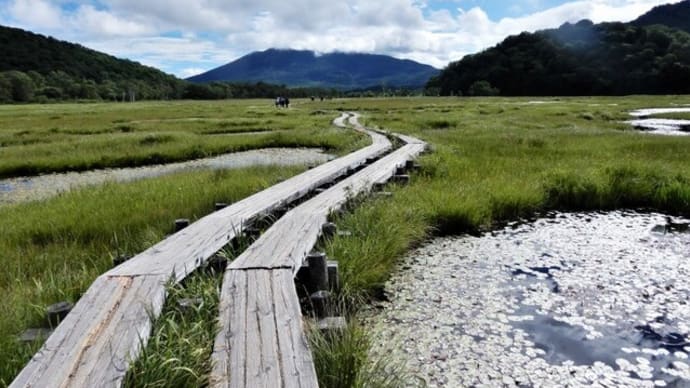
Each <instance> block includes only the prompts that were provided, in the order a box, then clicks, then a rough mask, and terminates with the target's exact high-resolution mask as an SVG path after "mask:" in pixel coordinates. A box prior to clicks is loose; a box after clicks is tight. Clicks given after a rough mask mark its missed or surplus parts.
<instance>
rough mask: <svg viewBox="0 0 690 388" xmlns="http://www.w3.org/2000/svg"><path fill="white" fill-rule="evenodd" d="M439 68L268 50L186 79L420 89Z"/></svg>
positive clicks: (354, 56)
mask: <svg viewBox="0 0 690 388" xmlns="http://www.w3.org/2000/svg"><path fill="white" fill-rule="evenodd" d="M436 74H438V69H435V68H433V67H431V66H429V65H424V64H421V63H417V62H414V61H411V60H402V59H396V58H392V57H389V56H385V55H374V54H352V53H332V54H323V55H320V54H316V53H315V52H313V51H305V50H279V49H269V50H266V51H262V52H254V53H251V54H248V55H246V56H244V57H242V58H239V59H237V60H236V61H233V62H230V63H228V64H226V65H223V66H220V67H218V68H215V69H213V70H209V71H207V72H205V73H203V74H199V75H197V76H194V77H191V78H188V80H189V81H192V82H198V83H207V82H213V81H242V82H252V81H253V82H256V81H263V82H268V83H274V84H284V85H287V86H291V87H296V86H301V87H333V88H338V89H363V88H368V87H372V86H382V85H383V86H385V87H421V86H423V85H424V84H425V83H426V82H427V81H428V80H429V78H430V77H431V76H434V75H436Z"/></svg>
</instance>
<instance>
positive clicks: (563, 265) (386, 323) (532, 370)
mask: <svg viewBox="0 0 690 388" xmlns="http://www.w3.org/2000/svg"><path fill="white" fill-rule="evenodd" d="M688 225H690V220H687V219H684V218H679V217H670V216H666V215H662V214H643V213H637V212H632V211H620V212H611V213H601V212H596V213H578V214H565V213H551V214H548V215H546V216H545V217H542V218H539V219H537V220H534V221H530V222H517V223H512V224H510V225H508V226H506V227H505V228H503V229H500V230H495V231H493V232H491V233H486V234H484V235H482V236H480V237H471V236H467V237H458V238H444V239H438V240H435V241H433V242H432V243H431V244H429V245H427V246H424V247H422V248H420V249H418V250H417V251H415V252H413V253H412V254H411V255H410V256H409V257H407V258H406V259H405V262H404V264H403V265H404V268H406V269H405V270H402V271H401V272H399V273H397V274H396V275H394V276H393V277H392V279H391V281H390V282H389V283H388V284H387V293H388V294H389V295H390V300H391V301H390V302H389V303H386V304H385V308H384V309H383V310H382V311H379V312H377V313H376V314H374V316H373V317H372V318H371V319H370V320H369V321H368V322H369V324H370V326H371V331H372V333H373V334H372V336H373V337H374V339H375V344H374V347H373V350H372V352H373V353H375V354H396V355H397V356H396V357H400V358H401V359H402V360H404V361H405V363H406V364H407V366H408V368H409V370H410V371H411V372H412V373H415V374H417V375H419V376H421V377H422V378H424V379H425V380H426V381H427V383H428V384H429V385H430V386H472V385H481V384H485V385H490V386H495V385H511V384H515V385H520V384H522V385H527V386H536V385H545V386H564V385H567V384H572V385H575V386H588V385H590V384H602V385H605V386H632V387H637V386H640V387H651V386H690V365H689V363H688V353H689V352H690V344H689V341H690V306H689V305H688V300H689V299H690V260H689V259H690V232H688ZM393 318H395V319H393ZM477 338H481V339H482V340H481V341H478V340H477ZM437 354H443V355H447V357H442V358H444V360H440V359H439V357H437V356H436V355H437Z"/></svg>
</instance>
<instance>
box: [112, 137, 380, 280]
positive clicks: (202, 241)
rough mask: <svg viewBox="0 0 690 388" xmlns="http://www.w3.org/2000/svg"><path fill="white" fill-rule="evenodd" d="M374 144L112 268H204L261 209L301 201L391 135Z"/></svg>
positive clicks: (179, 274) (139, 271) (167, 271)
mask: <svg viewBox="0 0 690 388" xmlns="http://www.w3.org/2000/svg"><path fill="white" fill-rule="evenodd" d="M369 134H370V136H371V137H372V139H373V143H372V145H370V146H367V147H365V148H363V149H361V150H359V151H355V152H353V153H351V154H348V155H346V156H344V157H342V158H339V159H336V160H333V161H330V162H328V163H325V164H323V165H320V166H318V167H316V168H313V169H311V170H308V171H306V172H304V173H302V174H300V175H297V176H295V177H292V178H290V179H287V180H285V181H283V182H281V183H278V184H276V185H274V186H272V187H270V188H268V189H266V190H264V191H262V192H260V193H257V194H254V195H252V196H250V197H248V198H245V199H244V200H241V201H239V202H237V203H235V204H232V205H230V206H228V207H226V208H224V209H222V210H220V211H217V212H214V213H212V214H210V215H208V216H206V217H204V218H202V219H200V220H198V221H197V222H195V223H193V224H192V225H190V226H188V227H186V228H185V229H183V230H181V231H180V232H178V233H175V234H174V235H172V236H170V237H168V238H167V239H165V240H163V241H161V242H160V243H158V244H156V245H154V246H152V247H151V248H149V249H147V250H146V251H144V252H142V253H140V254H139V255H137V256H135V257H133V258H132V259H130V260H128V261H126V262H125V263H123V264H121V265H120V266H118V267H116V268H114V269H112V270H111V271H109V272H108V273H107V274H108V275H109V276H141V275H171V274H174V276H175V278H176V280H177V281H180V280H182V279H184V278H185V277H186V276H187V274H189V273H190V272H192V271H193V270H195V269H196V268H198V267H199V265H201V264H202V263H203V262H204V261H205V260H207V259H208V258H209V257H211V256H212V255H213V254H215V253H216V252H217V251H218V250H220V249H221V248H222V247H223V246H225V245H226V244H227V243H228V242H229V241H230V240H232V239H233V238H234V237H235V236H236V235H237V234H239V233H240V232H241V231H242V229H243V227H244V226H245V224H246V223H247V221H249V220H250V219H252V218H253V217H255V216H257V215H258V214H261V213H267V212H270V211H271V210H273V209H275V208H277V207H279V206H281V205H284V204H287V203H290V202H292V201H294V200H297V199H299V198H301V197H303V196H304V195H306V194H307V193H309V192H310V191H311V190H313V189H314V188H316V187H318V186H320V185H323V184H324V183H327V182H330V181H332V180H333V179H334V178H336V177H338V176H340V175H343V174H345V173H346V172H347V171H348V170H349V169H350V168H353V167H356V166H359V165H361V164H363V163H364V161H365V160H366V159H367V158H370V157H377V156H379V155H381V154H383V153H384V152H386V151H387V150H388V149H390V147H391V144H390V142H389V141H388V139H386V138H385V136H382V135H379V134H375V133H371V132H370V133H369Z"/></svg>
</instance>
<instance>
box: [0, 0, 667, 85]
mask: <svg viewBox="0 0 690 388" xmlns="http://www.w3.org/2000/svg"><path fill="white" fill-rule="evenodd" d="M3 1H7V2H9V7H7V8H6V10H5V11H4V12H2V11H0V18H2V17H3V16H2V15H4V14H7V15H9V17H10V18H11V20H10V21H9V22H8V21H3V20H1V19H0V22H8V23H10V24H13V25H17V26H20V27H23V28H27V29H30V30H33V31H37V32H42V33H52V34H53V35H55V36H57V37H58V38H61V39H66V40H71V41H77V42H79V43H82V44H85V45H87V46H89V47H92V48H94V49H98V50H103V51H105V52H108V53H111V54H113V55H116V56H120V57H128V58H131V59H134V60H138V61H141V62H143V63H145V64H149V65H155V66H160V67H161V68H162V69H163V70H165V71H168V72H173V73H176V74H178V75H180V76H187V75H189V74H190V73H191V72H192V71H199V70H200V69H201V68H206V69H210V68H212V67H215V66H218V65H221V64H223V63H226V62H228V61H230V60H233V59H236V58H237V57H239V56H241V55H244V54H246V53H248V52H251V51H256V50H263V49H267V48H271V47H279V48H297V49H311V50H315V51H319V52H332V51H358V52H376V53H383V54H389V55H393V56H396V57H399V58H410V59H414V60H417V61H420V62H424V63H429V64H432V65H435V66H437V67H442V66H444V65H446V64H447V63H448V62H449V61H452V60H458V59H460V58H461V57H462V56H463V55H465V54H467V53H472V52H476V51H479V50H481V49H484V48H487V47H489V46H492V45H494V44H496V43H498V42H500V41H501V40H502V39H504V38H505V37H506V36H507V35H511V34H517V33H520V32H522V31H535V30H538V29H544V28H555V27H558V26H559V25H560V24H562V23H564V22H566V21H569V22H575V21H578V20H581V19H584V18H588V19H591V20H593V21H594V22H601V21H613V20H622V21H627V20H631V19H633V18H635V17H636V16H638V15H640V14H642V13H644V12H646V11H647V10H649V9H650V8H652V7H653V6H655V5H659V4H662V3H667V2H669V1H665V0H576V1H570V2H567V3H564V4H563V5H560V6H558V7H554V8H551V9H545V10H542V11H539V12H533V13H531V14H527V15H524V16H520V17H507V18H503V19H500V20H492V19H491V18H490V17H489V15H487V13H486V12H485V10H483V9H482V8H480V7H478V6H477V4H478V2H476V1H474V0H445V1H442V3H444V4H445V5H446V7H448V6H452V4H455V5H454V6H455V7H463V8H462V9H459V8H455V9H453V8H446V9H438V8H437V5H438V3H439V2H438V1H432V0H387V1H385V2H383V1H371V0H349V1H346V0H332V1H330V2H323V1H321V0H291V1H285V0H232V1H228V0H197V1H191V0H99V1H96V0H82V1H81V3H82V5H79V6H78V7H76V9H71V10H70V11H66V10H65V9H63V8H62V7H61V5H62V4H63V3H67V0H53V1H48V0H0V7H1V6H2V2H3ZM677 1H679V0H672V1H671V2H677ZM541 3H543V2H542V1H541V0H521V1H516V2H513V3H511V4H514V5H516V6H519V7H520V8H521V9H522V10H530V9H538V8H539V7H540V4H541ZM72 8H74V7H72ZM7 10H9V11H7ZM171 33H172V34H171ZM169 36H176V37H173V38H171V37H169Z"/></svg>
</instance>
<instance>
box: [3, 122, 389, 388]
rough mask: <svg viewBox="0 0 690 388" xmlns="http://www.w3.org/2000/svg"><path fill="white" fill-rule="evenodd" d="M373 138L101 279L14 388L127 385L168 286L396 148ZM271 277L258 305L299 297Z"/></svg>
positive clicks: (234, 206) (217, 215)
mask: <svg viewBox="0 0 690 388" xmlns="http://www.w3.org/2000/svg"><path fill="white" fill-rule="evenodd" d="M345 117H346V115H344V116H343V117H342V118H341V119H340V120H341V121H342V120H344V119H345ZM370 135H371V137H372V141H373V142H372V144H371V145H370V146H367V147H365V148H363V149H361V150H359V151H356V152H353V153H351V154H349V155H346V156H344V157H342V158H339V159H336V160H334V161H331V162H328V163H326V164H323V165H321V166H318V167H316V168H313V169H311V170H309V171H306V172H304V173H302V174H300V175H298V176H295V177H293V178H290V179H288V180H286V181H284V182H281V183H279V184H276V185H275V186H272V187H270V188H268V189H266V190H264V191H262V192H260V193H257V194H254V195H252V196H250V197H248V198H246V199H244V200H242V201H239V202H237V203H235V204H232V205H231V206H229V207H227V208H225V209H222V210H220V211H217V212H215V213H212V214H211V215H208V216H206V217H204V218H202V219H200V220H198V221H197V222H195V223H193V224H192V225H190V226H188V227H187V228H185V229H183V230H182V231H180V232H178V233H175V234H174V235H172V236H170V237H168V238H166V239H165V240H163V241H161V242H160V243H158V244H156V245H154V246H152V247H151V248H149V249H147V250H146V251H144V252H142V253H141V254H139V255H137V256H135V257H134V258H132V259H130V260H129V261H127V262H125V263H123V264H122V265H120V266H118V267H116V268H114V269H112V270H110V271H108V272H106V273H105V274H103V275H101V276H100V277H98V278H97V279H96V281H94V283H93V284H92V285H91V287H89V289H88V290H87V291H86V293H85V294H84V295H83V296H82V298H81V299H80V300H79V301H78V302H77V304H76V305H75V307H74V309H73V310H72V312H71V313H70V314H68V315H67V317H66V318H65V320H64V321H63V322H62V323H61V324H60V325H59V326H58V327H57V328H56V330H55V332H54V333H53V334H52V335H51V336H50V337H49V338H48V339H47V340H46V342H45V344H44V345H43V346H42V347H41V349H40V350H39V351H38V352H37V353H36V354H35V355H34V357H33V358H32V359H31V361H30V362H29V363H28V364H27V365H26V367H25V368H24V369H23V370H22V371H21V372H20V374H19V375H18V376H17V377H16V379H15V380H14V381H13V382H12V384H11V385H10V386H11V387H104V386H107V387H110V386H120V385H121V382H122V379H123V378H124V376H125V374H126V372H127V368H128V366H129V363H130V361H131V360H133V359H136V357H137V356H138V354H139V351H140V350H141V349H140V348H141V346H145V344H146V342H147V339H148V337H149V335H150V332H151V327H152V319H155V318H156V317H158V316H159V314H160V312H161V309H162V306H163V303H164V301H165V285H166V282H168V281H169V280H171V279H172V280H173V281H176V282H179V281H181V280H182V279H184V278H185V277H186V276H187V275H188V274H189V273H191V272H192V271H194V270H195V269H197V268H198V267H199V266H200V265H201V264H203V263H204V262H206V261H207V260H208V259H209V258H210V257H211V256H212V255H214V254H215V253H216V252H217V251H219V250H220V249H222V248H223V247H224V246H225V245H226V244H228V243H229V242H230V241H231V240H232V239H233V238H234V237H235V236H237V235H238V234H239V233H241V232H242V230H243V228H244V227H245V225H247V223H248V222H250V221H251V220H252V219H253V218H255V217H257V216H259V215H261V214H266V213H268V212H270V211H272V210H274V209H276V208H278V207H280V206H284V205H286V204H288V203H291V202H293V201H295V200H297V199H299V198H301V197H303V196H304V195H306V194H307V193H309V192H310V191H312V190H313V189H314V188H316V187H318V186H321V185H323V184H325V183H327V182H330V181H332V180H334V179H335V178H337V177H339V176H341V175H344V174H345V173H347V171H348V170H350V169H352V168H355V167H357V166H359V165H361V164H363V163H365V161H366V160H367V159H368V158H375V157H378V156H380V155H382V154H383V153H385V152H386V151H388V150H389V149H390V148H391V143H390V142H389V141H388V140H387V139H386V138H385V137H384V136H382V135H379V134H373V133H370ZM295 262H296V260H295ZM291 272H294V271H286V273H291ZM257 276H258V275H257ZM238 278H239V277H238ZM262 279H263V278H262ZM270 279H274V280H271V284H273V282H277V283H276V286H275V287H276V288H273V290H279V292H278V293H277V294H266V291H265V290H264V291H262V293H261V294H260V295H257V296H256V297H257V298H261V299H256V300H257V301H259V300H260V301H262V302H263V301H267V300H273V301H274V302H275V303H278V301H280V300H282V299H280V298H283V299H285V300H286V301H287V302H286V303H288V302H290V301H291V300H292V296H291V295H285V294H283V291H282V290H283V288H284V287H283V284H284V283H286V282H287V281H286V280H285V279H287V278H286V277H285V276H284V275H280V276H278V275H276V274H273V275H272V276H271V277H270ZM228 283H231V282H228ZM293 291H294V288H293ZM286 292H287V291H286ZM276 298H278V299H276ZM269 303H270V302H269ZM283 307H284V309H288V310H289V309H292V310H290V311H292V312H291V313H290V314H294V309H295V306H294V305H289V304H286V305H284V306H283V305H282V304H281V306H280V307H279V309H282V308H283ZM298 308H299V306H297V309H298ZM286 314H287V313H286ZM262 322H265V321H262ZM278 324H280V325H281V327H283V325H284V323H283V322H279V323H278ZM262 325H263V323H262ZM262 327H263V326H262ZM286 346H287V345H286V344H282V345H281V349H288V347H286ZM269 353H270V352H269ZM269 353H267V354H269ZM261 362H265V361H264V360H263V359H262V360H261ZM281 362H282V361H281ZM312 368H313V367H312Z"/></svg>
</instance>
